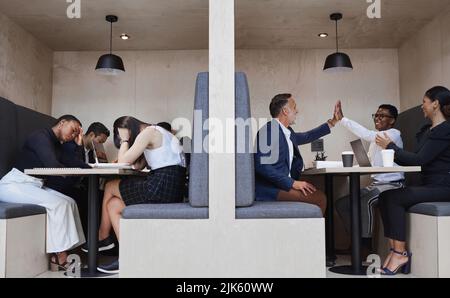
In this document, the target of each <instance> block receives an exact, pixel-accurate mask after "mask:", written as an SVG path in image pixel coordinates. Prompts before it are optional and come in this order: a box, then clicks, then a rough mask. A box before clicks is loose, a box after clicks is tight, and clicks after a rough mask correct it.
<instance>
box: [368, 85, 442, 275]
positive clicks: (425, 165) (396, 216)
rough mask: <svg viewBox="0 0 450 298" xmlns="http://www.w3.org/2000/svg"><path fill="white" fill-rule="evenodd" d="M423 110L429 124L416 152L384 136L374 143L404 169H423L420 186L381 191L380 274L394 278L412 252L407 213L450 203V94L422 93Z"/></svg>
mask: <svg viewBox="0 0 450 298" xmlns="http://www.w3.org/2000/svg"><path fill="white" fill-rule="evenodd" d="M422 110H423V112H424V114H425V117H426V118H428V119H430V120H431V125H427V126H424V127H423V128H422V129H421V131H420V132H419V133H418V134H417V139H418V147H417V148H418V149H417V150H416V152H415V153H412V152H407V151H405V150H402V149H401V148H399V147H397V146H396V145H395V144H394V143H393V142H392V141H391V140H390V139H389V138H388V137H387V136H386V135H385V136H384V137H382V136H378V137H377V140H376V142H377V144H378V145H379V146H380V147H382V148H386V149H393V150H394V151H395V162H396V163H397V164H399V165H403V166H421V167H422V182H423V185H422V186H418V187H405V188H402V189H395V190H390V191H386V192H383V193H382V194H381V195H380V199H379V200H380V201H379V206H380V211H381V217H382V220H383V225H384V235H385V236H386V237H387V238H389V242H390V247H391V249H390V253H389V255H388V257H387V258H386V260H385V262H384V266H383V268H382V272H381V273H382V274H386V275H394V274H396V273H397V272H398V271H399V270H401V271H402V272H403V273H405V274H408V273H409V272H410V268H411V253H410V252H408V251H407V250H406V242H405V241H406V212H407V210H408V209H409V208H410V207H412V206H414V205H416V204H418V203H423V202H450V122H449V121H448V120H449V119H450V92H449V90H448V89H447V88H445V87H440V86H438V87H433V88H431V89H430V90H428V91H427V92H426V93H425V96H424V98H423V104H422Z"/></svg>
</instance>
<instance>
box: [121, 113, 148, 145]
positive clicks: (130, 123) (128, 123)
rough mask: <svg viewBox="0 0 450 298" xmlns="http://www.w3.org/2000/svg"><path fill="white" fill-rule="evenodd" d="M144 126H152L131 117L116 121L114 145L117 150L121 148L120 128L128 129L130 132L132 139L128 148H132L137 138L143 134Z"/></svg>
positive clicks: (123, 117)
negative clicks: (142, 128)
mask: <svg viewBox="0 0 450 298" xmlns="http://www.w3.org/2000/svg"><path fill="white" fill-rule="evenodd" d="M142 125H150V124H148V123H145V122H142V121H141V120H138V119H136V118H134V117H131V116H122V117H120V118H118V119H116V121H114V125H113V127H114V145H115V146H116V148H117V149H119V148H120V136H119V128H127V129H128V130H129V131H130V139H129V140H128V146H129V147H131V146H133V144H134V141H135V140H136V137H137V136H138V134H139V133H140V132H141V126H142Z"/></svg>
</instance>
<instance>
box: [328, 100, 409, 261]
mask: <svg viewBox="0 0 450 298" xmlns="http://www.w3.org/2000/svg"><path fill="white" fill-rule="evenodd" d="M338 105H339V107H340V108H339V109H338V110H339V111H340V113H339V118H338V119H339V120H340V123H341V125H342V126H344V127H345V128H346V129H348V130H349V131H350V132H352V133H353V134H354V135H356V136H357V137H359V138H361V139H363V140H365V141H367V142H370V146H369V152H368V155H369V158H370V161H371V164H372V166H374V167H382V166H383V158H382V156H381V150H382V149H381V147H380V146H378V145H377V144H376V143H375V139H376V136H377V134H379V133H380V132H385V133H386V134H387V135H388V136H389V137H390V138H391V139H392V140H393V142H394V143H395V144H396V145H397V146H398V147H399V148H402V147H403V141H402V137H401V133H400V131H399V130H397V129H395V128H393V127H394V124H395V121H396V119H397V116H398V111H397V108H396V107H394V106H392V105H389V104H383V105H380V106H379V108H378V110H377V111H376V113H375V114H372V118H373V121H374V125H375V130H370V129H368V128H365V127H364V126H362V125H360V124H359V123H357V122H355V121H353V120H350V119H348V118H346V117H344V115H343V114H342V108H341V103H340V102H339V103H338ZM371 178H372V179H371V183H370V184H369V186H367V187H365V188H363V189H361V192H360V193H361V198H360V199H361V225H362V226H361V231H362V235H361V236H362V244H363V249H364V253H363V254H365V255H368V254H370V253H371V251H372V231H373V219H374V207H375V206H376V205H377V203H378V197H379V195H380V193H382V192H383V191H386V190H389V189H396V188H400V187H403V182H404V179H405V177H404V174H403V173H390V174H377V175H372V177H371ZM336 211H337V212H338V214H339V216H340V217H341V219H342V221H343V223H344V227H345V229H346V230H347V231H348V232H349V231H350V197H349V196H345V197H342V198H340V199H338V200H337V201H336Z"/></svg>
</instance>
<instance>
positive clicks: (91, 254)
mask: <svg viewBox="0 0 450 298" xmlns="http://www.w3.org/2000/svg"><path fill="white" fill-rule="evenodd" d="M98 191H99V177H98V175H89V189H88V239H87V241H88V250H89V251H88V268H83V269H82V270H81V277H100V276H106V275H108V274H104V273H101V272H98V271H97V250H98V226H99V225H98V223H99V219H98V211H99V204H98V202H99V201H98Z"/></svg>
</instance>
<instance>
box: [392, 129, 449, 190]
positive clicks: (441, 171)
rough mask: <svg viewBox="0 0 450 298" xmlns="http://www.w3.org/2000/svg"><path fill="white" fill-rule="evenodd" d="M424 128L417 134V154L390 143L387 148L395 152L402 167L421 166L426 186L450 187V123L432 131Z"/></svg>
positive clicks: (397, 161) (396, 160) (396, 159)
mask: <svg viewBox="0 0 450 298" xmlns="http://www.w3.org/2000/svg"><path fill="white" fill-rule="evenodd" d="M430 127H431V125H425V126H424V127H422V129H421V130H420V132H419V133H417V135H416V137H417V146H416V150H415V152H408V151H405V150H403V149H402V148H399V147H398V146H396V145H395V144H394V143H390V144H389V145H388V146H387V148H388V149H393V150H394V151H395V162H396V163H397V164H399V165H402V166H421V167H422V172H421V174H422V182H423V184H424V185H434V186H446V187H450V122H448V121H446V122H443V123H441V124H440V125H438V126H436V127H435V128H433V129H430Z"/></svg>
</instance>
